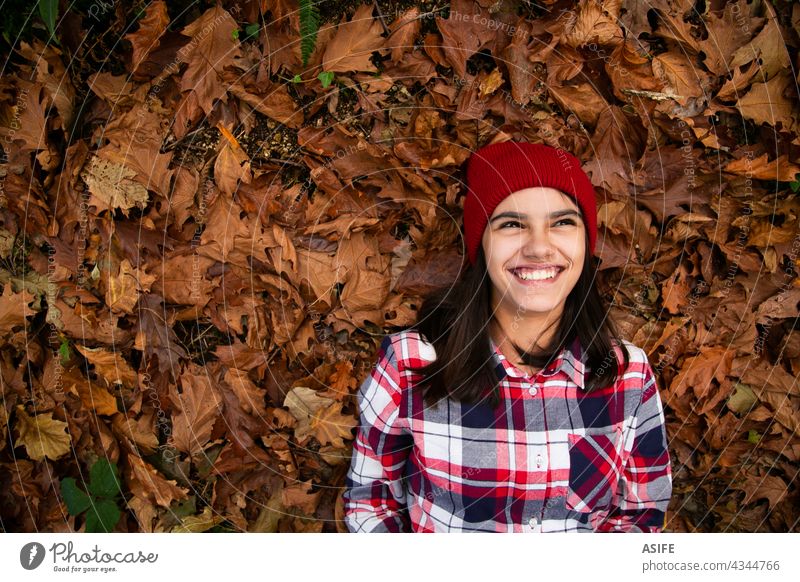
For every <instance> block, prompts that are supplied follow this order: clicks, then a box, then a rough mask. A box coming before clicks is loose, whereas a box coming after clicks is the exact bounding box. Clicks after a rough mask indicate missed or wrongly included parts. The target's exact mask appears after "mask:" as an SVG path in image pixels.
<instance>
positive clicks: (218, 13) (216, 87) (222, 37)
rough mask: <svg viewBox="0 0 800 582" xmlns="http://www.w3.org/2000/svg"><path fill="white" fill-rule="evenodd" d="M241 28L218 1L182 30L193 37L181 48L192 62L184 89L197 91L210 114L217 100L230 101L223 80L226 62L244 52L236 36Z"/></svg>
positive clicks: (185, 76)
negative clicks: (234, 34)
mask: <svg viewBox="0 0 800 582" xmlns="http://www.w3.org/2000/svg"><path fill="white" fill-rule="evenodd" d="M237 28H238V25H237V24H236V21H235V20H234V19H233V17H232V16H231V15H230V14H229V13H228V12H227V11H226V10H225V9H224V8H222V6H220V5H219V4H217V5H215V6H214V8H209V9H208V10H206V11H205V12H204V13H203V14H202V15H201V16H200V18H198V19H197V20H195V21H193V22H191V23H189V24H188V25H187V26H186V27H184V29H183V30H181V34H184V35H186V36H189V37H191V39H192V40H191V41H190V42H189V44H187V45H186V46H184V47H183V48H182V49H181V50H179V51H178V56H179V57H180V58H181V59H182V60H183V62H185V63H188V65H189V66H188V68H187V69H186V71H185V72H184V73H183V77H181V91H189V92H191V93H193V94H194V95H195V98H196V102H197V104H198V105H199V106H200V108H201V109H202V110H203V111H204V112H205V114H206V115H210V114H211V110H212V109H213V108H214V100H215V99H221V100H222V101H226V100H227V97H226V85H225V84H224V83H223V82H222V81H221V80H220V79H221V75H222V70H223V68H224V67H225V65H230V64H233V60H234V58H235V57H237V56H240V55H241V49H240V47H239V41H238V39H235V38H234V36H233V31H234V30H236V29H237Z"/></svg>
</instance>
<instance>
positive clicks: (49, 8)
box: [37, 0, 58, 39]
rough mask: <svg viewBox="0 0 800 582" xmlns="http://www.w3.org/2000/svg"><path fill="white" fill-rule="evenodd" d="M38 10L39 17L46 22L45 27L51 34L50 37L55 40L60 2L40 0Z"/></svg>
mask: <svg viewBox="0 0 800 582" xmlns="http://www.w3.org/2000/svg"><path fill="white" fill-rule="evenodd" d="M37 8H38V9H39V16H40V17H41V18H42V20H43V21H44V24H45V26H47V31H48V32H49V33H50V36H51V37H52V38H54V39H55V36H56V16H57V15H58V0H39V4H38V6H37Z"/></svg>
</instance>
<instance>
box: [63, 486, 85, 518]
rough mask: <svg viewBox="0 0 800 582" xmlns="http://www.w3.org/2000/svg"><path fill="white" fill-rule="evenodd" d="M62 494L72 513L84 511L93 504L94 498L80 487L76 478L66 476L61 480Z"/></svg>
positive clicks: (76, 513) (68, 509)
mask: <svg viewBox="0 0 800 582" xmlns="http://www.w3.org/2000/svg"><path fill="white" fill-rule="evenodd" d="M61 496H62V497H63V498H64V502H65V503H66V504H67V511H68V512H69V514H70V515H78V514H79V513H83V512H84V511H86V510H87V509H89V506H90V505H91V504H92V500H91V499H90V498H89V496H88V495H86V493H84V492H83V491H81V490H80V489H78V486H77V484H76V483H75V479H73V478H72V477H65V478H64V479H62V480H61Z"/></svg>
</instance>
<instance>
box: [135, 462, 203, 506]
mask: <svg viewBox="0 0 800 582" xmlns="http://www.w3.org/2000/svg"><path fill="white" fill-rule="evenodd" d="M128 463H129V464H130V471H129V474H128V482H129V485H130V489H131V493H133V494H134V495H135V496H137V497H140V498H142V499H148V500H153V501H155V503H156V504H157V505H160V506H161V507H169V506H170V505H171V504H172V502H173V501H176V500H180V499H186V498H187V497H188V494H187V491H186V489H184V488H183V487H179V486H178V482H177V481H175V480H173V479H166V478H164V476H163V475H161V473H159V472H158V471H157V470H156V469H155V468H154V467H153V466H152V465H150V464H149V463H147V462H145V461H144V460H143V459H141V458H140V457H138V456H136V455H128Z"/></svg>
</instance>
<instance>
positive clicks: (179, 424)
mask: <svg viewBox="0 0 800 582" xmlns="http://www.w3.org/2000/svg"><path fill="white" fill-rule="evenodd" d="M180 386H181V392H180V393H179V392H178V391H177V389H176V387H175V385H171V386H170V399H171V400H172V403H173V404H174V406H175V412H173V414H172V437H171V442H172V443H173V445H174V446H175V448H176V449H178V450H179V451H183V452H184V453H189V454H190V455H196V454H198V453H200V452H202V450H203V447H204V446H205V445H206V444H207V443H208V441H209V440H210V438H211V429H212V428H213V426H214V422H216V420H217V418H218V417H219V416H220V413H221V405H222V403H221V401H220V399H219V396H218V394H217V390H216V389H215V387H214V381H213V380H212V378H210V377H209V374H208V371H207V370H203V369H202V368H199V367H198V366H196V365H192V366H190V367H189V368H187V369H186V371H185V372H184V373H183V374H181V376H180Z"/></svg>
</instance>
